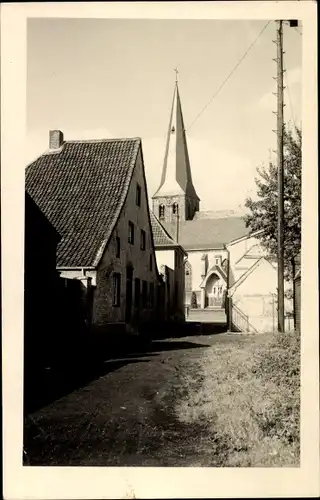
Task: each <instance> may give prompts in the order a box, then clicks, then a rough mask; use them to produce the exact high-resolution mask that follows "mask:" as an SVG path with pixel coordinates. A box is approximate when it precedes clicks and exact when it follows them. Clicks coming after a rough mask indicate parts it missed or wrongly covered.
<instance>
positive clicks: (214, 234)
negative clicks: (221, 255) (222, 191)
mask: <svg viewBox="0 0 320 500" xmlns="http://www.w3.org/2000/svg"><path fill="white" fill-rule="evenodd" d="M249 232H250V230H249V228H246V225H245V221H244V219H243V218H242V217H223V218H215V219H199V220H191V221H185V222H182V223H181V225H180V232H179V243H180V244H181V245H182V246H183V247H184V248H185V249H186V250H187V251H188V250H196V249H209V248H214V249H220V248H223V247H224V245H226V244H227V243H229V242H230V241H233V240H236V239H237V238H241V237H242V236H246V235H248V234H249Z"/></svg>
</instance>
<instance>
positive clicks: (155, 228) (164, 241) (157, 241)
mask: <svg viewBox="0 0 320 500" xmlns="http://www.w3.org/2000/svg"><path fill="white" fill-rule="evenodd" d="M150 220H151V227H152V234H153V241H154V245H155V247H163V246H174V247H180V248H181V250H182V251H183V252H184V253H185V249H184V248H183V247H182V246H181V245H180V243H177V242H176V241H175V240H174V239H173V238H172V236H171V234H170V233H169V231H168V230H167V229H166V228H165V227H164V226H163V225H162V224H161V222H160V221H159V219H158V218H157V217H156V216H155V214H154V213H153V212H152V211H151V210H150Z"/></svg>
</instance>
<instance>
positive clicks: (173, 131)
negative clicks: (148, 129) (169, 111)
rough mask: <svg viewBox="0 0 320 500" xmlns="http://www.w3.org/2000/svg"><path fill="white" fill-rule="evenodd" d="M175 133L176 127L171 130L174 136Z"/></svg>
mask: <svg viewBox="0 0 320 500" xmlns="http://www.w3.org/2000/svg"><path fill="white" fill-rule="evenodd" d="M175 131H176V129H175V128H174V126H172V129H171V132H172V134H174V133H175Z"/></svg>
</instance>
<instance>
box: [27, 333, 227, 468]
mask: <svg viewBox="0 0 320 500" xmlns="http://www.w3.org/2000/svg"><path fill="white" fill-rule="evenodd" d="M233 339H234V336H229V335H225V334H221V335H212V336H197V337H194V336H193V337H185V338H180V339H174V340H158V341H154V342H152V344H151V345H150V346H149V348H148V349H147V351H146V352H140V353H131V354H128V355H127V356H126V357H125V358H119V359H117V360H106V361H105V362H104V364H103V367H100V370H99V371H100V373H99V377H98V378H96V379H94V380H92V381H91V382H90V383H88V384H86V385H83V386H82V387H80V388H79V389H77V390H75V391H74V392H72V393H70V394H68V395H67V396H64V397H62V398H61V399H59V400H57V401H55V402H54V403H52V404H50V405H48V406H46V407H45V408H43V409H41V410H39V411H37V412H36V413H33V414H31V415H29V417H27V419H26V423H25V451H26V454H25V464H26V465H38V466H39V465H61V466H64V465H82V466H91V465H98V466H143V465H144V466H201V465H202V466H210V465H211V466H212V465H218V464H217V457H216V456H215V454H214V444H212V445H211V446H210V447H209V449H210V450H212V452H210V453H209V454H208V443H207V436H208V434H207V430H206V424H205V423H203V424H202V423H197V424H195V425H191V426H190V425H186V424H182V423H180V422H179V420H178V419H177V415H176V414H175V406H176V404H177V403H178V402H179V401H181V400H183V398H188V390H187V387H189V388H190V377H188V376H189V375H190V373H192V372H193V371H195V372H194V373H197V377H195V379H196V382H195V383H196V384H200V383H201V376H200V377H199V373H201V357H202V354H203V352H204V350H205V349H206V348H207V347H210V346H211V345H213V344H214V343H216V342H218V343H221V342H228V343H229V342H232V341H233ZM187 378H189V381H188V382H187ZM205 450H207V451H206V452H205Z"/></svg>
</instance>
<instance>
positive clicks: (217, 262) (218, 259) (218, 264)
mask: <svg viewBox="0 0 320 500" xmlns="http://www.w3.org/2000/svg"><path fill="white" fill-rule="evenodd" d="M220 263H221V255H216V266H220Z"/></svg>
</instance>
